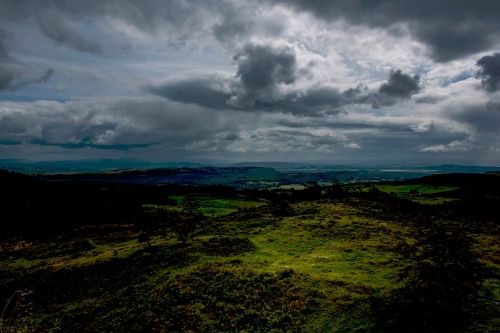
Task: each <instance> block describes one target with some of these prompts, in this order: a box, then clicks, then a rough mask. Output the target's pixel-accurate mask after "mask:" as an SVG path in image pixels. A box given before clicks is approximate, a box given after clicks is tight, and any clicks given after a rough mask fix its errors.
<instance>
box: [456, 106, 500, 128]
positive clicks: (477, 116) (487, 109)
mask: <svg viewBox="0 0 500 333" xmlns="http://www.w3.org/2000/svg"><path fill="white" fill-rule="evenodd" d="M451 117H452V119H453V120H455V121H458V122H461V123H466V124H468V125H470V126H472V127H473V129H474V130H475V132H476V133H477V134H478V135H481V134H483V133H488V132H489V133H498V130H499V129H500V103H498V102H488V103H486V104H476V105H468V106H465V107H463V108H462V109H461V110H458V111H456V112H454V113H453V114H452V115H451Z"/></svg>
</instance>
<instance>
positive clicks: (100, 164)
mask: <svg viewBox="0 0 500 333" xmlns="http://www.w3.org/2000/svg"><path fill="white" fill-rule="evenodd" d="M30 165H33V166H36V165H39V166H47V167H50V166H54V167H56V168H57V167H58V168H63V167H64V166H71V165H73V166H78V165H87V166H92V165H94V166H95V167H96V168H106V167H108V168H110V169H119V168H123V169H126V168H131V169H134V168H137V169H153V168H161V167H162V166H164V167H173V168H176V167H179V168H183V167H252V166H254V167H270V168H276V167H278V168H279V167H287V166H288V167H297V168H298V167H315V166H316V167H331V168H339V169H341V168H357V169H389V170H390V169H398V168H402V169H407V170H408V169H412V168H416V169H419V170H424V169H425V168H427V169H429V170H431V169H432V168H444V167H449V168H453V167H459V168H500V165H486V164H483V165H481V164H461V163H440V164H432V163H424V162H421V163H380V164H376V163H363V164H356V163H352V164H349V163H336V162H335V161H279V160H275V161H236V160H234V161H232V160H225V161H223V160H179V161H148V160H139V159H92V160H90V159H75V160H49V161H47V160H45V161H43V160H42V161H40V160H38V161H37V160H28V159H24V160H21V159H0V169H1V168H8V167H9V166H10V167H13V168H16V167H22V166H30Z"/></svg>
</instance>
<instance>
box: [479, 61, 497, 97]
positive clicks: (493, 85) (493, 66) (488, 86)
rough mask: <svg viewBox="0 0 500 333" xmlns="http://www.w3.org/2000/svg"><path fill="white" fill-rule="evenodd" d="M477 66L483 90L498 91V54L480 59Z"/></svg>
mask: <svg viewBox="0 0 500 333" xmlns="http://www.w3.org/2000/svg"><path fill="white" fill-rule="evenodd" d="M477 66H479V67H480V69H479V71H478V76H479V77H480V78H481V83H482V85H483V88H484V89H485V90H486V91H489V92H494V91H498V90H500V53H495V54H492V55H488V56H484V57H482V58H481V59H479V60H478V62H477Z"/></svg>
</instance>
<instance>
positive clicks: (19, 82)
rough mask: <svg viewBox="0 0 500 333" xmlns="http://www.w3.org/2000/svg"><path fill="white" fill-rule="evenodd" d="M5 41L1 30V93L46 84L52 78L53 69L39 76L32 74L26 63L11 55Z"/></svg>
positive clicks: (4, 34) (4, 35)
mask: <svg viewBox="0 0 500 333" xmlns="http://www.w3.org/2000/svg"><path fill="white" fill-rule="evenodd" d="M5 39H6V33H5V32H4V31H3V30H2V29H0V92H1V91H5V90H16V89H19V88H22V87H24V86H27V85H30V84H35V83H45V82H47V81H48V80H49V79H50V78H51V77H52V75H53V74H54V70H53V69H47V70H45V71H43V72H42V74H38V75H37V74H30V73H29V72H30V70H29V68H28V65H27V64H26V63H23V62H21V61H18V60H17V59H14V58H13V57H12V56H10V55H9V53H8V51H7V46H6V43H5Z"/></svg>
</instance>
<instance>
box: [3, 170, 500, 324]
mask: <svg viewBox="0 0 500 333" xmlns="http://www.w3.org/2000/svg"><path fill="white" fill-rule="evenodd" d="M483 177H496V176H494V175H489V176H486V175H484V176H483ZM492 179H493V178H492ZM426 181H427V180H426ZM495 181H496V178H495ZM495 181H490V182H486V181H485V182H483V183H482V184H490V185H488V186H489V187H487V188H486V187H485V188H482V189H481V190H478V188H477V187H474V186H471V184H470V182H469V180H467V181H465V182H460V181H456V182H455V183H448V182H447V183H446V184H440V183H439V182H434V181H433V180H432V181H427V183H418V184H403V183H392V184H363V185H356V186H353V185H346V186H343V187H342V186H330V187H323V188H320V187H317V186H315V184H311V183H309V184H305V186H304V189H303V190H291V189H277V190H272V191H268V190H265V191H262V190H256V191H249V190H246V191H237V190H233V189H229V188H210V187H208V188H207V187H158V186H146V187H127V186H125V187H124V186H123V185H112V184H106V185H104V184H102V183H91V184H86V185H85V186H83V187H82V185H78V184H77V183H69V184H65V185H64V186H66V187H64V188H62V189H61V188H60V187H61V186H63V184H59V183H45V182H40V181H36V180H33V179H31V178H28V177H24V176H19V175H13V174H4V175H3V184H5V185H8V186H4V188H3V191H4V192H3V195H4V201H3V202H4V203H3V206H2V211H0V212H2V214H3V218H2V220H1V221H2V222H1V224H2V228H6V227H5V225H6V224H9V223H16V222H15V221H16V220H15V217H16V214H22V213H21V212H20V211H17V210H12V209H10V210H9V209H8V207H6V206H5V202H7V201H5V200H6V199H5V198H6V197H7V196H8V197H9V198H10V201H9V202H13V201H14V200H17V201H19V200H21V199H22V198H26V197H27V196H28V195H27V194H26V193H30V198H32V199H37V200H38V201H37V203H36V204H34V203H32V201H30V200H25V201H23V205H24V207H25V209H26V210H30V209H31V208H30V207H31V206H30V205H35V206H36V207H39V206H40V204H41V202H42V203H44V204H46V205H53V204H54V202H57V204H58V206H57V207H61V206H67V207H71V209H78V207H82V206H83V207H85V208H86V211H85V215H84V217H85V218H87V220H84V219H83V218H81V217H80V218H79V219H77V220H78V221H77V222H78V223H76V222H75V223H71V221H69V220H67V218H68V217H70V216H71V215H69V214H62V215H61V214H54V212H53V211H52V210H50V209H47V210H40V211H38V213H39V214H43V216H38V218H39V219H38V220H37V221H36V223H44V222H43V221H44V220H45V219H50V218H51V219H52V223H49V224H47V226H46V227H47V228H48V229H49V228H53V229H52V230H46V232H44V233H43V234H39V235H37V234H33V233H29V232H28V233H24V232H23V230H24V229H22V228H17V229H16V228H6V230H9V234H6V233H3V234H2V235H4V236H3V237H2V241H1V245H2V250H1V252H0V310H2V311H3V314H2V316H1V319H0V331H1V332H23V331H24V332H31V331H36V332H49V331H52V332H88V331H99V332H130V331H134V332H151V331H153V332H186V331H193V332H212V331H213V332H241V331H247V332H269V331H287V332H290V331H292V332H293V331H295V332H447V331H448V332H494V331H495V330H496V329H497V328H498V327H499V326H498V325H499V322H498V318H499V314H498V311H497V308H496V305H497V304H498V301H499V300H500V288H499V287H498V286H499V285H498V274H499V265H500V262H499V258H500V257H499V250H500V249H499V246H498V244H500V242H499V233H498V231H499V230H498V224H497V220H496V217H497V216H498V215H495V212H496V213H498V207H500V206H498V205H496V206H493V207H492V211H488V210H482V211H478V212H474V211H472V212H471V214H473V216H470V215H464V214H461V210H459V209H458V208H457V207H469V206H470V205H473V204H475V203H476V202H477V201H478V200H481V201H485V200H486V202H487V203H489V204H492V203H494V202H496V203H498V201H499V200H500V199H499V198H500V197H499V192H498V188H496V189H495V188H494V187H492V186H494V185H495ZM9 186H10V187H11V188H10V189H9ZM484 186H486V185H484ZM484 186H483V187H484ZM12 187H16V188H17V190H16V191H14V190H13V189H12ZM68 187H70V188H71V191H69V192H68ZM9 191H10V192H9ZM59 191H61V192H59ZM101 192H104V193H105V194H102V193H101ZM34 193H35V194H34ZM36 193H40V194H36ZM59 193H70V194H71V195H67V196H66V197H64V196H62V195H59ZM89 193H90V194H93V196H88V194H89ZM96 193H97V194H99V195H97V194H96ZM137 193H142V195H137ZM410 193H411V194H410ZM42 194H45V196H47V195H48V194H52V197H55V198H57V200H55V201H54V199H53V198H52V199H50V200H49V199H48V198H45V201H43V197H44V196H43V195H42ZM84 194H85V195H84ZM113 198H115V199H116V200H115V201H113ZM429 198H431V199H432V198H444V199H446V200H442V201H441V202H436V201H433V202H431V203H427V202H425V200H423V199H429ZM94 199H95V200H99V201H102V200H104V199H105V201H104V202H106V203H114V204H113V205H108V206H106V205H99V206H97V205H96V204H95V203H94V202H93V200H94ZM75 200H77V203H75V202H74V201H75ZM488 200H489V201H488ZM108 209H110V210H119V211H121V212H126V214H117V213H116V212H115V213H114V214H107V215H106V218H105V219H100V218H93V217H97V216H100V215H99V212H101V211H102V210H108ZM79 211H83V210H79ZM457 214H458V215H457ZM33 216H34V215H28V214H27V215H23V217H32V218H33ZM59 219H62V220H61V221H60V220H59ZM65 221H66V223H67V226H66V227H61V226H62V225H63V224H64V222H65ZM85 222H86V223H85ZM32 224H33V221H32V223H31V224H30V223H26V224H25V225H24V227H28V226H30V225H32ZM6 235H8V237H7V236H6ZM416 295H417V296H416Z"/></svg>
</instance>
